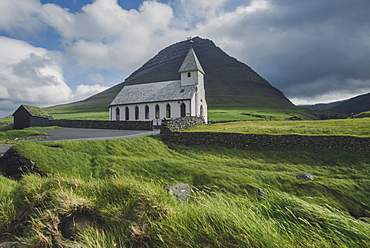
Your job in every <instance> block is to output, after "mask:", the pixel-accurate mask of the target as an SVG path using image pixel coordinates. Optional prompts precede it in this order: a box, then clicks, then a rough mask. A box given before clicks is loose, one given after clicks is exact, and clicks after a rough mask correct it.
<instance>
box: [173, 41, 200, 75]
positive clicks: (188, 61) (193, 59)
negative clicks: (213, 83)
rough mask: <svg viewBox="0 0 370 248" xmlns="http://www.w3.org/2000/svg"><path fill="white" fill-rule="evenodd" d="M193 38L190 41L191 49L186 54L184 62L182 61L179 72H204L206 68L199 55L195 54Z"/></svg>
mask: <svg viewBox="0 0 370 248" xmlns="http://www.w3.org/2000/svg"><path fill="white" fill-rule="evenodd" d="M192 43H193V42H192V40H191V41H190V49H189V52H188V54H187V55H186V57H185V59H184V62H182V65H181V67H180V70H179V72H180V73H182V72H189V71H200V72H201V73H203V74H204V70H203V68H202V66H201V65H200V63H199V60H198V58H197V55H196V54H195V52H194V50H193V45H192Z"/></svg>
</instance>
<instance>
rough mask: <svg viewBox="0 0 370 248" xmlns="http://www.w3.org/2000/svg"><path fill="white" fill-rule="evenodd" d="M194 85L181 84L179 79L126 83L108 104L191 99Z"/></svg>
mask: <svg viewBox="0 0 370 248" xmlns="http://www.w3.org/2000/svg"><path fill="white" fill-rule="evenodd" d="M195 87H196V86H195V85H186V86H181V81H180V80H175V81H166V82H157V83H148V84H134V85H127V86H124V87H123V88H122V90H121V91H120V93H119V94H118V95H117V96H116V98H114V100H113V101H112V103H111V104H110V105H122V104H135V103H149V102H164V101H176V100H186V99H191V98H192V96H193V94H194V91H195Z"/></svg>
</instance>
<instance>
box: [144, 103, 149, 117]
mask: <svg viewBox="0 0 370 248" xmlns="http://www.w3.org/2000/svg"><path fill="white" fill-rule="evenodd" d="M145 119H146V120H147V119H149V106H148V105H146V106H145Z"/></svg>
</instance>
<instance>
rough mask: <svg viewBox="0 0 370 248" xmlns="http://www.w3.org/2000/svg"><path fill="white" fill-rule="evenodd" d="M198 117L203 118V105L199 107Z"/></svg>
mask: <svg viewBox="0 0 370 248" xmlns="http://www.w3.org/2000/svg"><path fill="white" fill-rule="evenodd" d="M200 117H203V105H200Z"/></svg>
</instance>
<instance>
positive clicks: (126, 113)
mask: <svg viewBox="0 0 370 248" xmlns="http://www.w3.org/2000/svg"><path fill="white" fill-rule="evenodd" d="M125 120H126V121H128V120H130V110H129V108H128V107H126V109H125Z"/></svg>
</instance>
